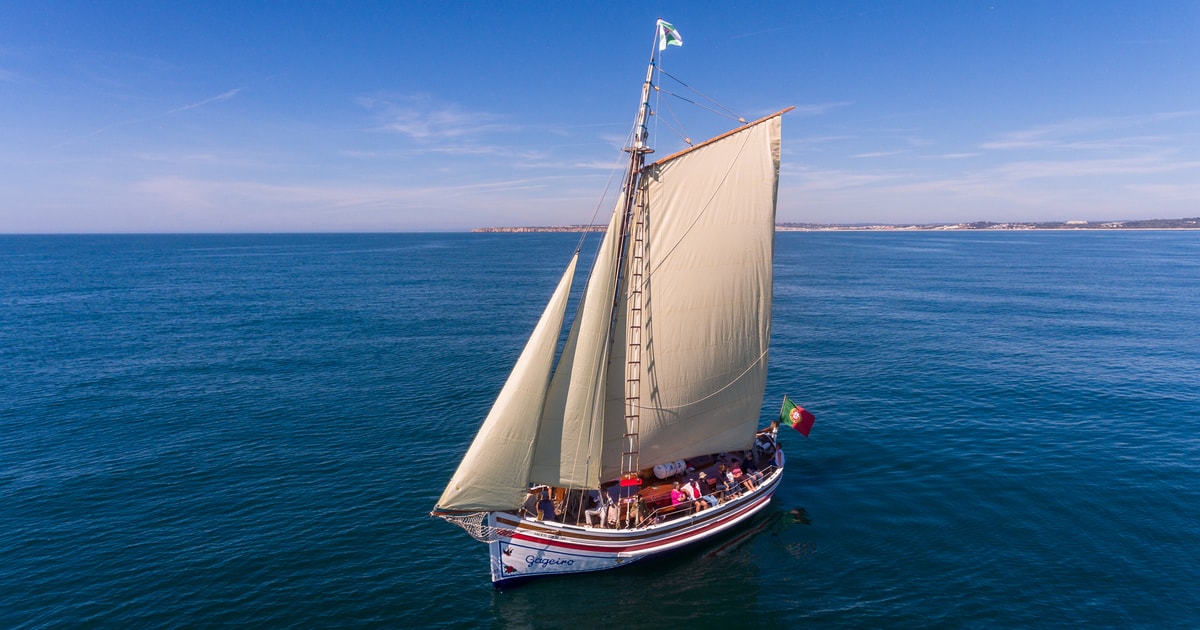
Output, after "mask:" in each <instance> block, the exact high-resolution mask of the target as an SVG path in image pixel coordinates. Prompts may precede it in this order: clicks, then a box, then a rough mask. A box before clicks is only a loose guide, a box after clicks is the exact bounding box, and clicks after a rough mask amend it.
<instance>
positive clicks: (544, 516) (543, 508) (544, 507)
mask: <svg viewBox="0 0 1200 630" xmlns="http://www.w3.org/2000/svg"><path fill="white" fill-rule="evenodd" d="M537 511H538V520H539V521H557V520H558V514H555V513H554V501H552V500H550V493H549V492H544V493H542V500H541V501H538V504H537Z"/></svg>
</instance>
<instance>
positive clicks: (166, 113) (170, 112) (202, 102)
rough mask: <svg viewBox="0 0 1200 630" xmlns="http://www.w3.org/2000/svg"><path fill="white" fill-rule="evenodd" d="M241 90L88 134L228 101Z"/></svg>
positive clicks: (102, 128)
mask: <svg viewBox="0 0 1200 630" xmlns="http://www.w3.org/2000/svg"><path fill="white" fill-rule="evenodd" d="M241 91H242V88H234V89H232V90H229V91H228V92H225V93H223V94H218V95H216V96H214V97H212V98H206V99H204V100H202V101H197V102H195V103H190V104H187V105H184V106H182V107H176V108H174V109H168V110H167V111H164V112H160V113H158V114H154V115H151V116H143V117H141V118H131V119H129V120H123V121H120V122H115V123H112V124H110V125H105V126H103V127H101V128H99V129H96V130H95V131H92V132H91V133H90V134H88V135H91V136H95V135H99V134H101V133H104V132H105V131H108V130H110V129H116V128H117V127H125V126H128V125H136V124H138V123H144V122H148V121H151V120H157V119H159V118H163V117H165V116H170V115H172V114H177V113H179V112H183V111H187V110H189V109H196V108H199V107H203V106H205V105H208V104H209V103H216V102H219V101H227V100H229V99H231V98H233V97H234V96H237V95H238V93H239V92H241Z"/></svg>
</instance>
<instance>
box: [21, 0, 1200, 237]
mask: <svg viewBox="0 0 1200 630" xmlns="http://www.w3.org/2000/svg"><path fill="white" fill-rule="evenodd" d="M659 17H662V18H664V19H666V20H668V21H669V22H671V23H673V24H674V25H675V27H676V28H677V29H678V30H679V32H680V34H681V35H682V37H683V46H681V47H670V48H669V49H668V50H667V51H666V52H665V53H663V56H662V60H661V67H662V68H663V69H664V70H665V71H666V72H667V73H669V74H670V75H671V76H672V77H677V80H673V79H667V80H664V81H663V87H664V90H663V92H662V93H660V96H659V97H658V98H657V99H656V100H655V101H654V103H653V104H654V107H655V111H656V113H657V116H656V117H655V120H654V121H653V122H652V124H651V129H652V130H653V131H654V136H653V139H652V143H653V146H655V148H656V150H657V152H656V154H657V155H667V154H670V153H671V152H674V151H675V150H678V149H679V148H681V147H682V146H684V145H683V140H682V139H681V138H682V137H691V138H693V139H697V140H698V139H703V138H706V137H708V136H710V135H714V134H716V133H720V132H722V131H725V130H728V129H730V128H732V127H733V126H736V124H737V123H736V122H735V121H734V120H731V119H729V118H725V117H721V116H718V115H716V114H715V113H713V112H712V111H709V109H717V110H718V111H720V110H719V109H718V108H717V107H715V106H709V109H703V108H700V107H697V106H695V105H693V104H692V103H691V102H689V100H690V101H693V102H700V103H707V102H708V101H705V100H704V99H705V98H707V99H711V101H713V102H715V103H719V104H720V106H721V107H724V108H727V109H728V110H729V111H732V112H734V113H735V114H736V115H737V116H741V117H744V118H745V119H746V120H753V119H756V118H759V117H761V116H763V115H766V114H769V113H773V112H775V111H777V110H780V109H783V108H784V107H787V106H795V108H796V109H795V110H794V111H792V112H791V113H789V114H787V115H785V116H784V119H783V129H784V130H783V160H782V162H783V164H782V167H781V173H780V184H779V208H778V220H779V221H780V222H812V223H934V222H969V221H984V220H987V221H999V222H1003V221H1058V220H1088V221H1103V220H1120V219H1129V220H1132V219H1149V218H1183V217H1195V216H1200V2H1197V1H1195V0H1186V1H1172V0H1163V1H1155V2H1145V3H1141V2H1124V1H1119V2H1118V1H1108V0H1092V1H1076V2H1057V1H1054V0H1030V1H1021V2H1006V1H1001V0H995V1H990V2H987V1H985V2H974V1H959V2H942V1H936V0H934V1H923V2H907V1H899V2H889V1H885V0H878V1H871V2H860V1H856V0H844V1H833V0H828V1H827V0H811V1H795V2H773V1H765V0H764V1H756V2H739V3H730V2H703V1H700V0H692V1H687V2H682V1H681V2H654V1H643V2H591V3H586V2H560V3H554V2H545V1H542V2H519V1H512V2H439V1H436V0H425V1H422V2H407V1H405V2H348V1H347V2H303V1H296V2H252V1H249V0H245V1H238V2H221V1H209V2H184V1H178V2H161V1H148V2H124V1H119V0H112V1H105V2H49V1H48V2H25V1H10V0H0V233H159V232H378V231H386V232H409V231H463V230H470V229H473V228H477V227H488V226H527V225H567V224H579V223H589V222H594V221H596V219H595V218H594V217H595V214H596V212H597V210H598V209H599V210H600V212H601V213H602V214H606V213H607V212H608V210H609V209H610V207H611V206H610V204H611V198H612V197H611V195H612V188H613V187H614V186H616V184H615V183H611V184H610V181H612V177H613V176H614V169H615V168H619V165H620V164H621V163H622V159H623V155H624V154H623V153H621V151H620V149H621V147H622V146H623V144H624V141H625V139H626V137H627V135H628V132H629V129H630V127H631V125H632V122H633V119H634V115H635V112H636V108H637V104H638V96H639V91H640V87H641V83H642V80H643V78H644V76H645V71H646V66H647V62H648V61H649V60H650V56H651V52H652V47H653V46H652V45H653V38H654V34H655V20H656V19H657V18H659ZM693 90H694V91H693ZM698 94H700V95H703V97H701V96H698ZM680 96H682V97H684V98H686V99H688V100H683V99H682V98H679V97H680ZM652 157H653V156H652ZM618 177H619V174H618ZM606 187H607V190H608V193H607V194H608V197H607V198H606V197H605V196H604V195H605V191H606ZM604 220H605V219H604V218H603V217H600V218H599V222H604Z"/></svg>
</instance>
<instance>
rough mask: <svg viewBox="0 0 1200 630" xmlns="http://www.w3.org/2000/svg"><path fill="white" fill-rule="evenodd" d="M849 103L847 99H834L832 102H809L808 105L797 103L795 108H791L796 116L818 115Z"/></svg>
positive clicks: (846, 105)
mask: <svg viewBox="0 0 1200 630" xmlns="http://www.w3.org/2000/svg"><path fill="white" fill-rule="evenodd" d="M849 105H850V103H849V102H847V101H834V102H830V103H810V104H808V105H797V106H796V108H795V109H793V110H792V112H793V113H795V114H796V115H798V116H820V115H822V114H826V113H829V112H831V111H833V110H835V109H839V108H842V107H848V106H849Z"/></svg>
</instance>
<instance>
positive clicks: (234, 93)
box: [162, 88, 242, 116]
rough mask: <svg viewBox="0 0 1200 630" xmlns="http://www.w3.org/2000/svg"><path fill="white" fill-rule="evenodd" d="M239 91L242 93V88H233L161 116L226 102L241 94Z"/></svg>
mask: <svg viewBox="0 0 1200 630" xmlns="http://www.w3.org/2000/svg"><path fill="white" fill-rule="evenodd" d="M241 91H242V88H234V89H232V90H229V91H228V92H225V93H224V94H218V95H216V96H214V97H212V98H206V99H204V100H202V101H198V102H195V103H191V104H189V105H184V106H183V107H176V108H175V109H172V110H169V111H167V112H164V113H163V114H162V115H163V116H166V115H167V114H174V113H177V112H182V111H187V110H189V109H196V108H197V107H204V106H205V105H208V104H209V103H216V102H219V101H227V100H229V99H231V98H233V97H235V96H237V95H238V92H241Z"/></svg>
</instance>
